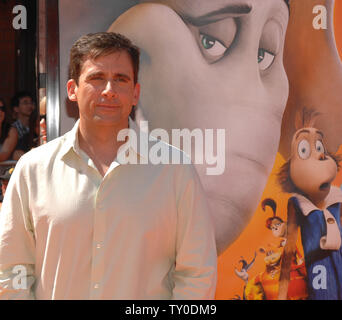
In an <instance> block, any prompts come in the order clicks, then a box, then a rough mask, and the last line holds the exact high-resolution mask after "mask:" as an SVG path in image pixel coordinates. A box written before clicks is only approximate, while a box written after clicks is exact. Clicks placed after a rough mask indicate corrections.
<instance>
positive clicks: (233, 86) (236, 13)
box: [109, 0, 312, 253]
mask: <svg viewBox="0 0 342 320" xmlns="http://www.w3.org/2000/svg"><path fill="white" fill-rule="evenodd" d="M140 2H141V3H140V4H138V5H135V6H134V7H132V8H130V9H129V10H128V11H126V12H125V13H123V14H122V15H121V16H120V17H119V18H117V19H116V20H115V21H114V23H113V24H112V25H111V27H110V28H109V31H114V32H119V33H122V34H124V35H126V36H128V37H129V38H130V39H132V40H134V41H135V43H137V45H139V47H141V48H142V50H143V52H144V55H143V56H142V60H141V63H142V73H141V75H140V76H141V79H142V84H143V94H142V97H141V99H140V100H139V107H140V108H138V109H137V112H138V111H139V110H140V111H142V113H143V117H144V118H146V119H147V120H148V121H149V127H150V129H151V130H153V129H155V128H164V129H166V130H168V131H169V132H170V131H172V129H173V128H181V129H183V128H188V129H190V130H194V129H196V128H200V129H202V130H203V129H225V133H226V139H225V154H224V156H225V163H226V166H225V170H224V172H223V173H222V174H220V175H208V174H207V173H206V168H207V163H203V164H196V169H197V171H198V173H199V176H200V177H201V181H202V184H203V187H204V190H205V191H206V195H207V198H208V200H209V207H210V211H211V214H212V216H213V219H214V223H215V236H216V244H217V248H218V251H219V252H220V253H222V252H223V251H224V250H225V249H226V248H227V247H228V246H229V245H230V244H231V243H232V242H233V241H234V240H236V238H237V237H238V235H239V234H240V233H241V232H242V231H243V230H244V228H245V227H246V225H247V224H248V222H249V220H250V218H251V217H252V215H253V213H254V212H255V210H256V209H257V205H258V203H259V201H260V198H261V195H262V192H263V190H264V187H265V185H266V182H267V179H268V177H269V174H270V172H271V170H272V167H273V164H274V160H275V156H276V154H277V150H278V144H279V138H280V128H281V121H282V115H283V112H284V109H285V105H286V101H287V97H288V90H289V87H288V80H287V77H286V73H285V70H284V66H283V48H284V41H285V34H286V28H287V24H288V19H289V8H288V1H284V0H210V1H208V0H197V1H193V0H158V1H155V0H141V1H140ZM302 2H303V1H302ZM304 2H305V1H304ZM311 12H312V10H311ZM151 92H153V94H150V93H151ZM137 116H138V115H137ZM137 118H138V117H137ZM171 144H172V143H171ZM192 150H194V149H192ZM194 158H195V157H194V153H193V154H192V159H194Z"/></svg>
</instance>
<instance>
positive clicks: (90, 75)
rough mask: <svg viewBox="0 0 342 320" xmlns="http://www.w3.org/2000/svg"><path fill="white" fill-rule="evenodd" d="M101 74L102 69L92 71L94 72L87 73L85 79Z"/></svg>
mask: <svg viewBox="0 0 342 320" xmlns="http://www.w3.org/2000/svg"><path fill="white" fill-rule="evenodd" d="M103 75H104V73H103V72H102V71H94V72H91V73H89V74H87V76H86V79H90V78H93V77H96V76H103Z"/></svg>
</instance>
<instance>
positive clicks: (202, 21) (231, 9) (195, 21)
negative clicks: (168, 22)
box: [181, 4, 252, 27]
mask: <svg viewBox="0 0 342 320" xmlns="http://www.w3.org/2000/svg"><path fill="white" fill-rule="evenodd" d="M251 10H252V7H251V6H250V5H247V4H239V5H238V4H236V5H228V6H225V7H223V8H221V9H218V10H214V11H211V12H209V13H206V14H204V15H202V16H199V17H191V16H188V15H182V14H181V16H182V18H183V19H184V20H185V21H186V22H188V23H189V24H192V25H193V26H195V27H201V26H204V25H207V24H209V23H213V22H216V21H219V20H222V19H225V18H226V17H225V16H222V15H226V14H231V15H238V16H240V15H244V14H248V13H250V12H251Z"/></svg>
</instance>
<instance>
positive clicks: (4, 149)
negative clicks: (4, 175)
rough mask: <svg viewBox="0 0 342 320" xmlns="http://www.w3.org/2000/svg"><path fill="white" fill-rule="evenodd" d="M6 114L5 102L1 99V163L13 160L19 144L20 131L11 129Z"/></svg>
mask: <svg viewBox="0 0 342 320" xmlns="http://www.w3.org/2000/svg"><path fill="white" fill-rule="evenodd" d="M6 113H7V109H6V105H5V102H4V100H3V99H1V98H0V162H1V161H5V160H8V159H10V158H11V156H12V153H13V151H14V149H15V147H16V145H17V142H18V131H17V130H16V129H15V128H13V127H11V125H10V123H9V122H8V120H7V117H6Z"/></svg>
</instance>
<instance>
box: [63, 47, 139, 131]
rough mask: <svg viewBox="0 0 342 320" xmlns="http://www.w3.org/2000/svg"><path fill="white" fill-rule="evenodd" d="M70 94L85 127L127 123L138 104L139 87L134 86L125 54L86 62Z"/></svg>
mask: <svg viewBox="0 0 342 320" xmlns="http://www.w3.org/2000/svg"><path fill="white" fill-rule="evenodd" d="M67 86H68V95H69V99H70V100H72V101H77V103H78V106H79V111H80V121H81V123H85V124H93V125H109V126H120V125H122V124H124V125H125V126H127V124H128V116H129V114H130V112H131V110H132V106H133V105H136V104H137V103H138V98H139V88H140V87H139V84H134V74H133V66H132V61H131V58H130V56H129V54H128V53H127V52H126V51H117V52H114V53H111V54H108V55H104V56H100V57H98V58H97V59H95V60H92V59H86V60H85V61H84V63H83V66H82V69H81V74H80V77H79V80H78V84H76V81H75V80H73V79H72V80H69V81H68V85H67Z"/></svg>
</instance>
